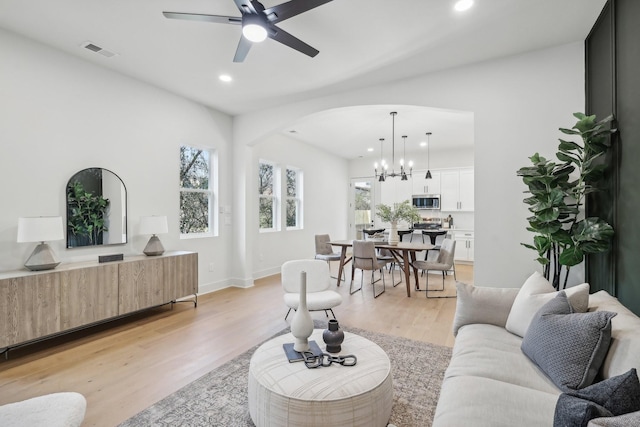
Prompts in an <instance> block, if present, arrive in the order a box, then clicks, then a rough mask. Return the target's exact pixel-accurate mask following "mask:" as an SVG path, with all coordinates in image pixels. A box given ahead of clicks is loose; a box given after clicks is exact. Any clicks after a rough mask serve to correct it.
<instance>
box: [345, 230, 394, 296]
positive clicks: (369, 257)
mask: <svg viewBox="0 0 640 427" xmlns="http://www.w3.org/2000/svg"><path fill="white" fill-rule="evenodd" d="M392 260H393V257H391V259H388V258H383V259H380V258H378V255H377V254H376V246H375V243H374V242H367V241H364V240H354V241H353V260H352V263H351V284H350V285H349V293H350V294H351V295H353V294H355V293H356V292H358V291H360V290H362V283H363V279H364V272H365V270H367V271H371V285H373V297H374V298H378V297H379V296H380V295H382V294H383V293H384V292H385V291H386V287H385V280H384V273H383V272H382V268H383V267H384V266H385V265H387V264H388V263H390V262H392ZM356 268H357V269H359V270H362V275H361V276H360V287H359V288H358V289H356V290H353V281H354V277H355V271H356ZM376 270H378V271H380V277H379V278H378V279H375V277H374V273H375V271H376ZM380 279H382V292H379V293H377V294H376V285H375V284H376V283H377V282H379V281H380ZM391 281H392V282H394V281H395V278H394V275H393V269H392V270H391ZM394 286H395V284H394Z"/></svg>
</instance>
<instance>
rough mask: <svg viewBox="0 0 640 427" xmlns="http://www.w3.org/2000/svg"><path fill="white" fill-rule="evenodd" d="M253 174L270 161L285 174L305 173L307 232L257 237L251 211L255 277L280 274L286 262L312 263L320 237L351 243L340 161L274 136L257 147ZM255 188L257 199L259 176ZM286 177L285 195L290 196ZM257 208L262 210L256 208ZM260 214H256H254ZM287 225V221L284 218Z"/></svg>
mask: <svg viewBox="0 0 640 427" xmlns="http://www.w3.org/2000/svg"><path fill="white" fill-rule="evenodd" d="M253 159H254V163H253V164H254V168H255V170H257V168H258V161H259V160H260V159H262V160H268V161H270V162H273V163H275V164H277V165H278V166H279V167H280V168H281V169H282V171H283V173H284V170H285V168H286V167H287V166H292V167H296V168H299V169H301V170H302V172H303V197H304V210H303V217H304V218H303V225H304V227H303V229H301V230H286V229H285V227H283V229H282V230H280V231H274V232H264V233H260V232H258V228H257V224H258V215H257V207H256V208H255V209H252V210H251V212H252V215H251V217H252V218H253V220H252V224H255V225H253V226H252V228H251V230H252V232H253V239H254V241H255V242H256V244H255V245H254V246H253V251H252V256H253V266H254V267H253V277H254V278H258V277H263V276H267V275H271V274H276V273H279V272H280V266H281V265H282V263H283V262H285V261H287V260H291V259H300V258H313V256H314V254H315V243H314V235H315V234H329V235H330V236H331V238H332V239H336V240H338V239H346V238H347V208H348V202H349V174H348V162H347V161H346V160H345V159H343V158H340V157H337V156H334V155H332V154H329V153H327V152H325V151H322V150H319V149H317V148H315V147H311V146H309V145H306V144H303V143H300V142H299V141H296V140H294V139H292V138H288V137H286V136H283V135H279V134H278V135H273V136H271V137H268V138H266V139H265V140H264V141H263V142H262V143H260V144H257V145H255V146H254V147H253ZM253 182H254V183H255V185H252V188H254V189H255V190H254V191H253V192H252V194H253V195H254V199H255V200H257V199H258V192H257V189H258V181H257V176H256V179H255V180H254V181H253ZM285 188H286V187H285V182H284V175H283V176H282V194H285V193H284V191H285ZM254 206H257V205H254ZM253 213H255V214H253ZM283 220H284V218H283Z"/></svg>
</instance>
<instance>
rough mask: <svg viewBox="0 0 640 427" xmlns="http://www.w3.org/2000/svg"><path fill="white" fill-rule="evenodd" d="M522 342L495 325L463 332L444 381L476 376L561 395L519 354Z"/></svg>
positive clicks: (462, 329) (552, 384)
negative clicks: (452, 378) (450, 378)
mask: <svg viewBox="0 0 640 427" xmlns="http://www.w3.org/2000/svg"><path fill="white" fill-rule="evenodd" d="M521 343H522V338H520V337H518V336H516V335H513V334H512V333H509V332H507V331H506V330H505V329H504V328H501V327H499V326H494V325H486V324H475V325H467V326H463V327H462V328H460V330H459V332H458V336H457V337H456V342H455V345H454V346H453V352H452V357H451V362H450V363H449V367H448V368H447V371H446V372H445V378H449V377H460V376H475V377H484V378H489V379H493V380H496V381H500V382H504V383H509V384H513V385H517V386H521V387H525V388H531V389H534V390H539V391H543V392H545V393H550V394H555V395H559V394H560V390H558V387H556V385H555V384H554V383H553V382H552V381H551V380H550V379H549V378H548V377H547V376H546V375H545V374H544V373H543V372H541V371H540V369H538V367H537V366H536V365H535V364H534V363H533V362H531V360H529V358H528V357H527V356H525V355H524V353H522V351H521V350H520V345H521Z"/></svg>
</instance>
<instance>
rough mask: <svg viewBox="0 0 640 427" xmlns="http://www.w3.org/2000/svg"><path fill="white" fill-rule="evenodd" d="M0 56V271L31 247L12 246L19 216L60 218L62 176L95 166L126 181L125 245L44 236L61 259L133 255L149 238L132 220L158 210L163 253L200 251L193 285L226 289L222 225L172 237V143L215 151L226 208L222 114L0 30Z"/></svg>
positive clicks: (227, 120) (175, 162) (175, 156)
mask: <svg viewBox="0 0 640 427" xmlns="http://www.w3.org/2000/svg"><path fill="white" fill-rule="evenodd" d="M0 52H2V57H3V59H2V61H0V75H1V76H2V78H1V79H0V100H1V102H0V161H1V165H0V182H1V183H2V184H1V185H0V200H1V201H2V202H1V203H2V204H1V206H2V208H1V209H0V270H12V269H17V268H21V267H22V263H23V262H24V261H25V260H26V258H27V257H28V255H29V253H30V252H31V251H32V250H33V248H34V247H35V244H29V243H16V229H17V221H18V217H20V216H40V215H60V216H62V217H63V218H64V217H65V216H66V215H65V186H66V184H67V180H68V179H69V178H70V177H71V176H72V175H73V174H74V173H76V172H77V171H79V170H81V169H84V168H87V167H104V168H107V169H109V170H111V171H113V172H115V173H116V174H118V175H119V176H120V178H121V179H122V180H123V181H124V183H125V185H126V187H127V191H128V223H129V243H128V244H126V245H118V246H105V247H100V248H76V249H66V248H65V241H64V240H61V241H57V242H50V245H51V247H52V248H53V249H54V251H55V252H56V253H57V255H58V256H59V258H60V259H61V261H63V262H71V261H76V260H88V259H91V260H96V259H97V256H98V255H99V254H110V253H125V254H140V253H142V249H143V248H144V246H145V244H146V241H147V240H148V237H149V236H139V235H138V224H139V219H140V216H143V215H153V214H156V215H167V216H168V219H169V233H168V234H166V235H162V236H160V238H161V240H162V242H163V244H164V247H165V249H166V250H193V251H197V252H198V253H199V259H200V269H199V276H200V277H199V282H200V289H201V290H207V289H216V288H220V287H224V286H228V285H229V284H230V277H231V276H232V274H231V264H232V262H233V257H232V254H231V251H229V250H228V248H229V247H231V246H232V237H233V235H232V233H231V227H228V226H224V225H221V227H220V235H219V237H212V238H205V239H189V240H180V239H179V232H178V211H179V205H178V203H179V197H178V184H179V179H178V167H179V147H180V145H181V144H191V145H195V146H199V147H206V148H213V149H216V150H218V155H219V157H220V162H219V164H220V171H219V173H220V183H221V185H220V188H219V197H220V202H221V204H223V205H231V202H232V198H231V196H232V194H231V185H230V184H229V182H230V181H231V173H230V169H229V166H228V165H229V159H230V157H231V137H232V135H231V131H232V119H231V117H229V116H227V115H225V114H222V113H219V112H214V111H212V110H209V109H207V108H205V107H203V106H201V105H199V104H196V103H194V102H190V101H187V100H185V99H183V98H180V97H178V96H174V95H172V94H169V93H168V92H165V91H163V90H159V89H157V88H155V87H152V86H149V85H147V84H144V83H141V82H139V81H137V80H134V79H131V78H128V77H124V76H122V75H120V74H116V73H113V72H111V71H108V70H107V69H105V68H102V67H98V66H96V65H93V64H90V63H88V62H85V61H83V60H80V59H77V58H74V57H72V56H70V55H67V54H65V53H62V52H59V51H57V50H53V49H50V48H48V47H45V46H44V45H42V44H38V43H34V42H31V41H29V40H27V39H24V38H22V37H20V36H17V35H14V34H13V33H9V32H6V31H3V30H0ZM114 60H117V58H116V59H114ZM105 61H109V59H106V58H105ZM209 263H213V264H214V266H215V268H214V271H213V272H209V268H208V266H209ZM205 266H206V268H205Z"/></svg>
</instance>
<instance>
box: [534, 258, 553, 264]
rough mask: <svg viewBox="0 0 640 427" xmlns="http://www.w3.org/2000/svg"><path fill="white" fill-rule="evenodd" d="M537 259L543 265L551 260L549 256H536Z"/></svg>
mask: <svg viewBox="0 0 640 427" xmlns="http://www.w3.org/2000/svg"><path fill="white" fill-rule="evenodd" d="M536 261H538V262H539V263H540V264H542V265H547V264H549V262H550V261H549V259H548V258H543V257H538V258H536Z"/></svg>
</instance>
